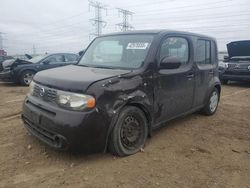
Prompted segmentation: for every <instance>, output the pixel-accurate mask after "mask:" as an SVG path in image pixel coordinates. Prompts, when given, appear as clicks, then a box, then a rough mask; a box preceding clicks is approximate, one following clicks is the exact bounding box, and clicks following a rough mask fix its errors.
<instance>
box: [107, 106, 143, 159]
mask: <svg viewBox="0 0 250 188" xmlns="http://www.w3.org/2000/svg"><path fill="white" fill-rule="evenodd" d="M147 136H148V123H147V119H146V117H145V115H144V113H143V112H142V111H141V110H140V109H139V108H137V107H133V106H129V107H126V108H124V109H123V110H122V112H121V113H120V114H119V117H118V121H117V123H116V125H115V126H114V128H113V131H112V132H111V135H110V140H109V151H110V152H111V153H112V154H113V155H118V156H127V155H132V154H135V153H137V152H138V151H139V150H140V149H141V148H142V147H143V146H144V144H145V141H146V139H147Z"/></svg>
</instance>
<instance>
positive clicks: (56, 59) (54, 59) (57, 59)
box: [45, 55, 64, 64]
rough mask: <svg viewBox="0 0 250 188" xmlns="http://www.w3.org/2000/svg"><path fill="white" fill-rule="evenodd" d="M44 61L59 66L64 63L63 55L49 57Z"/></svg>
mask: <svg viewBox="0 0 250 188" xmlns="http://www.w3.org/2000/svg"><path fill="white" fill-rule="evenodd" d="M45 61H46V62H47V63H49V64H59V63H63V62H64V57H63V55H51V56H49V57H48V58H46V59H45Z"/></svg>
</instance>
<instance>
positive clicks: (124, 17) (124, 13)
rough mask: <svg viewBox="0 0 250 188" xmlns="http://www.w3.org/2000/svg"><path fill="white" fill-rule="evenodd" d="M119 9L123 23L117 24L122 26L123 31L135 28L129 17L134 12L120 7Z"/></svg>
mask: <svg viewBox="0 0 250 188" xmlns="http://www.w3.org/2000/svg"><path fill="white" fill-rule="evenodd" d="M117 10H118V13H119V15H120V14H122V23H118V24H116V25H117V26H119V27H120V28H121V31H127V30H130V29H133V28H134V27H133V26H132V25H130V24H129V22H128V19H129V16H132V15H133V14H134V13H133V12H131V11H129V10H125V9H121V8H118V9H117Z"/></svg>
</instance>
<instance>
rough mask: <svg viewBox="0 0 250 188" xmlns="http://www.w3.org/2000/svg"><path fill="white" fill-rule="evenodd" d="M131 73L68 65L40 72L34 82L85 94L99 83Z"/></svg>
mask: <svg viewBox="0 0 250 188" xmlns="http://www.w3.org/2000/svg"><path fill="white" fill-rule="evenodd" d="M129 72H131V71H130V70H119V69H103V68H92V67H83V66H77V65H68V66H64V67H59V68H54V69H49V70H45V71H41V72H38V73H37V74H36V75H35V76H34V81H35V82H37V83H39V84H41V85H45V86H48V87H52V88H56V89H61V90H65V91H75V92H84V91H86V90H87V89H88V87H89V86H90V85H91V84H93V83H95V82H97V81H101V80H104V79H108V78H112V77H115V76H119V75H123V74H127V73H129Z"/></svg>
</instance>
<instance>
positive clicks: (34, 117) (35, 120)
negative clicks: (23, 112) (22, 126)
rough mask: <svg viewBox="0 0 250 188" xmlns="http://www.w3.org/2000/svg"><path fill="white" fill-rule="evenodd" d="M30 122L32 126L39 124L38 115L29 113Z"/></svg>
mask: <svg viewBox="0 0 250 188" xmlns="http://www.w3.org/2000/svg"><path fill="white" fill-rule="evenodd" d="M30 121H31V122H32V123H33V124H39V122H40V121H39V115H38V114H37V113H35V112H33V111H30Z"/></svg>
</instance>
